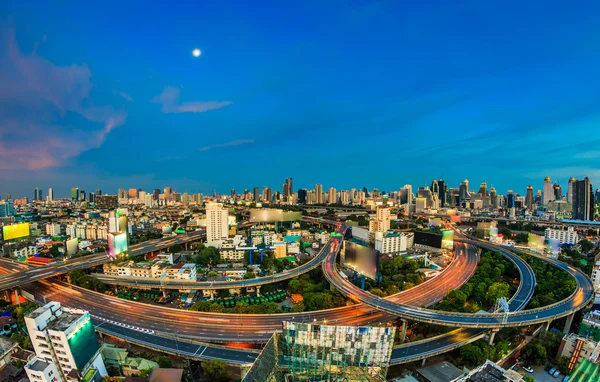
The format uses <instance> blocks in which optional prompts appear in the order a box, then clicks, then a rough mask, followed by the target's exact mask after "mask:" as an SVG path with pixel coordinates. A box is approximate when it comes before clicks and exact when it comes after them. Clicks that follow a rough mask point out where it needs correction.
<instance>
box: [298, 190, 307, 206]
mask: <svg viewBox="0 0 600 382" xmlns="http://www.w3.org/2000/svg"><path fill="white" fill-rule="evenodd" d="M307 195H308V193H307V190H306V189H304V188H302V189H300V190H298V203H300V204H306V202H307V200H306V196H307Z"/></svg>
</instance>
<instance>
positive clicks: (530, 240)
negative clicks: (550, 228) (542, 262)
mask: <svg viewBox="0 0 600 382" xmlns="http://www.w3.org/2000/svg"><path fill="white" fill-rule="evenodd" d="M545 240H546V238H545V237H544V236H540V235H536V234H533V233H529V235H528V237H527V246H528V247H529V248H530V249H531V250H532V251H536V252H544V250H545V249H546V244H545V243H544V241H545Z"/></svg>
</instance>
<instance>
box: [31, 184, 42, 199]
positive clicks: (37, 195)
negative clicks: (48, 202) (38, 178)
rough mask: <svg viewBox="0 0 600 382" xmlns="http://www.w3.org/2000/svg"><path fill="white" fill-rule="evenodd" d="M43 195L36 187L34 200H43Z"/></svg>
mask: <svg viewBox="0 0 600 382" xmlns="http://www.w3.org/2000/svg"><path fill="white" fill-rule="evenodd" d="M41 195H42V193H41V192H40V189H39V188H38V187H36V188H35V190H33V200H42V199H41V197H40V196H41Z"/></svg>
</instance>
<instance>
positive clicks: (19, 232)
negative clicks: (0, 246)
mask: <svg viewBox="0 0 600 382" xmlns="http://www.w3.org/2000/svg"><path fill="white" fill-rule="evenodd" d="M27 236H29V223H19V224H11V225H5V226H4V227H2V237H3V238H4V240H5V241H6V240H13V239H19V238H22V237H27Z"/></svg>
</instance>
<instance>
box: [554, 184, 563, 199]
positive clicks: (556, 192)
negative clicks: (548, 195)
mask: <svg viewBox="0 0 600 382" xmlns="http://www.w3.org/2000/svg"><path fill="white" fill-rule="evenodd" d="M561 199H562V187H561V186H560V184H558V183H554V200H561Z"/></svg>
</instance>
